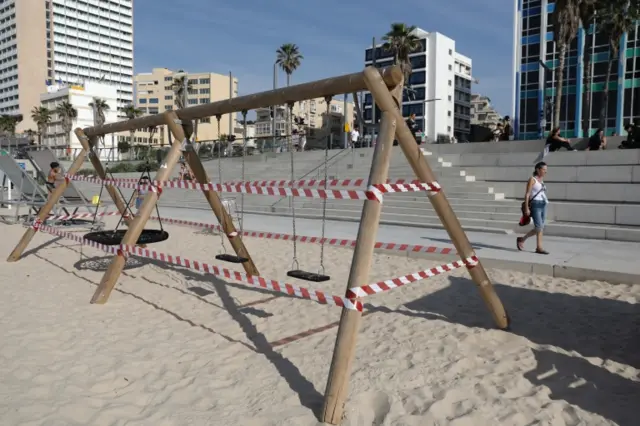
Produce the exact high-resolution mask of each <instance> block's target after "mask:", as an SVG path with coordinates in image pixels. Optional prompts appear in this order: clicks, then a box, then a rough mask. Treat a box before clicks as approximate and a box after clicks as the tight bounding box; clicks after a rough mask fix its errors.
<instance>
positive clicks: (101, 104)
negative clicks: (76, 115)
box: [89, 98, 110, 126]
mask: <svg viewBox="0 0 640 426" xmlns="http://www.w3.org/2000/svg"><path fill="white" fill-rule="evenodd" d="M89 106H90V107H91V108H92V109H93V112H94V117H93V125H94V126H102V125H103V124H104V123H105V121H106V117H105V112H107V111H109V109H110V107H109V104H108V103H107V101H105V100H104V99H100V98H93V102H90V103H89Z"/></svg>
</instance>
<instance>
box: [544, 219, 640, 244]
mask: <svg viewBox="0 0 640 426" xmlns="http://www.w3.org/2000/svg"><path fill="white" fill-rule="evenodd" d="M544 233H545V235H556V236H561V237H573V238H591V239H597V240H611V241H628V242H640V227H625V226H617V225H608V226H607V225H599V224H596V225H591V224H585V223H569V222H551V223H548V224H547V225H546V226H545V229H544Z"/></svg>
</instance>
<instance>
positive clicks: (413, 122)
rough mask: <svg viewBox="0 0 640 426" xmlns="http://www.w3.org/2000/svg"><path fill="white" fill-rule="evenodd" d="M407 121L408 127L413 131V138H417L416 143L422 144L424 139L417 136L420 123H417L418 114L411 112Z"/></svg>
mask: <svg viewBox="0 0 640 426" xmlns="http://www.w3.org/2000/svg"><path fill="white" fill-rule="evenodd" d="M406 123H407V127H408V128H409V130H410V131H411V134H412V135H413V139H415V141H416V143H417V144H418V145H420V142H422V141H421V140H420V139H418V136H417V133H418V124H417V123H416V115H415V114H411V115H410V116H409V118H407V121H406Z"/></svg>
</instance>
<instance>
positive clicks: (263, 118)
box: [255, 98, 354, 138]
mask: <svg viewBox="0 0 640 426" xmlns="http://www.w3.org/2000/svg"><path fill="white" fill-rule="evenodd" d="M275 111H276V120H275V125H276V136H284V134H285V125H286V122H285V121H286V120H285V117H286V115H285V113H286V107H285V106H283V105H281V106H277V107H276V108H275ZM353 112H354V106H353V102H347V110H346V118H347V123H348V124H349V126H351V125H352V123H353V121H354V120H353ZM293 116H294V118H295V119H302V120H304V124H303V125H301V126H295V125H294V128H295V127H298V128H304V129H305V130H306V131H307V132H308V133H309V135H310V136H315V135H320V134H322V133H324V134H328V133H329V129H330V130H331V132H332V133H334V134H340V133H341V132H342V119H343V116H345V111H344V101H342V100H338V99H333V100H331V102H330V104H329V105H327V103H326V102H325V100H324V99H323V98H317V99H310V100H306V101H301V102H296V103H295V104H294V106H293ZM272 117H273V116H272V110H271V109H270V108H260V109H257V110H256V123H255V124H256V137H257V138H265V137H269V136H273V131H272V126H273V118H272Z"/></svg>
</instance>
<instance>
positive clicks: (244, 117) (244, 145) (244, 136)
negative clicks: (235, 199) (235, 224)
mask: <svg viewBox="0 0 640 426" xmlns="http://www.w3.org/2000/svg"><path fill="white" fill-rule="evenodd" d="M242 121H243V122H244V125H243V126H242V179H241V180H242V183H243V184H244V181H245V176H244V163H245V161H244V160H245V157H246V156H247V110H243V111H242ZM240 235H244V192H241V193H240Z"/></svg>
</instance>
